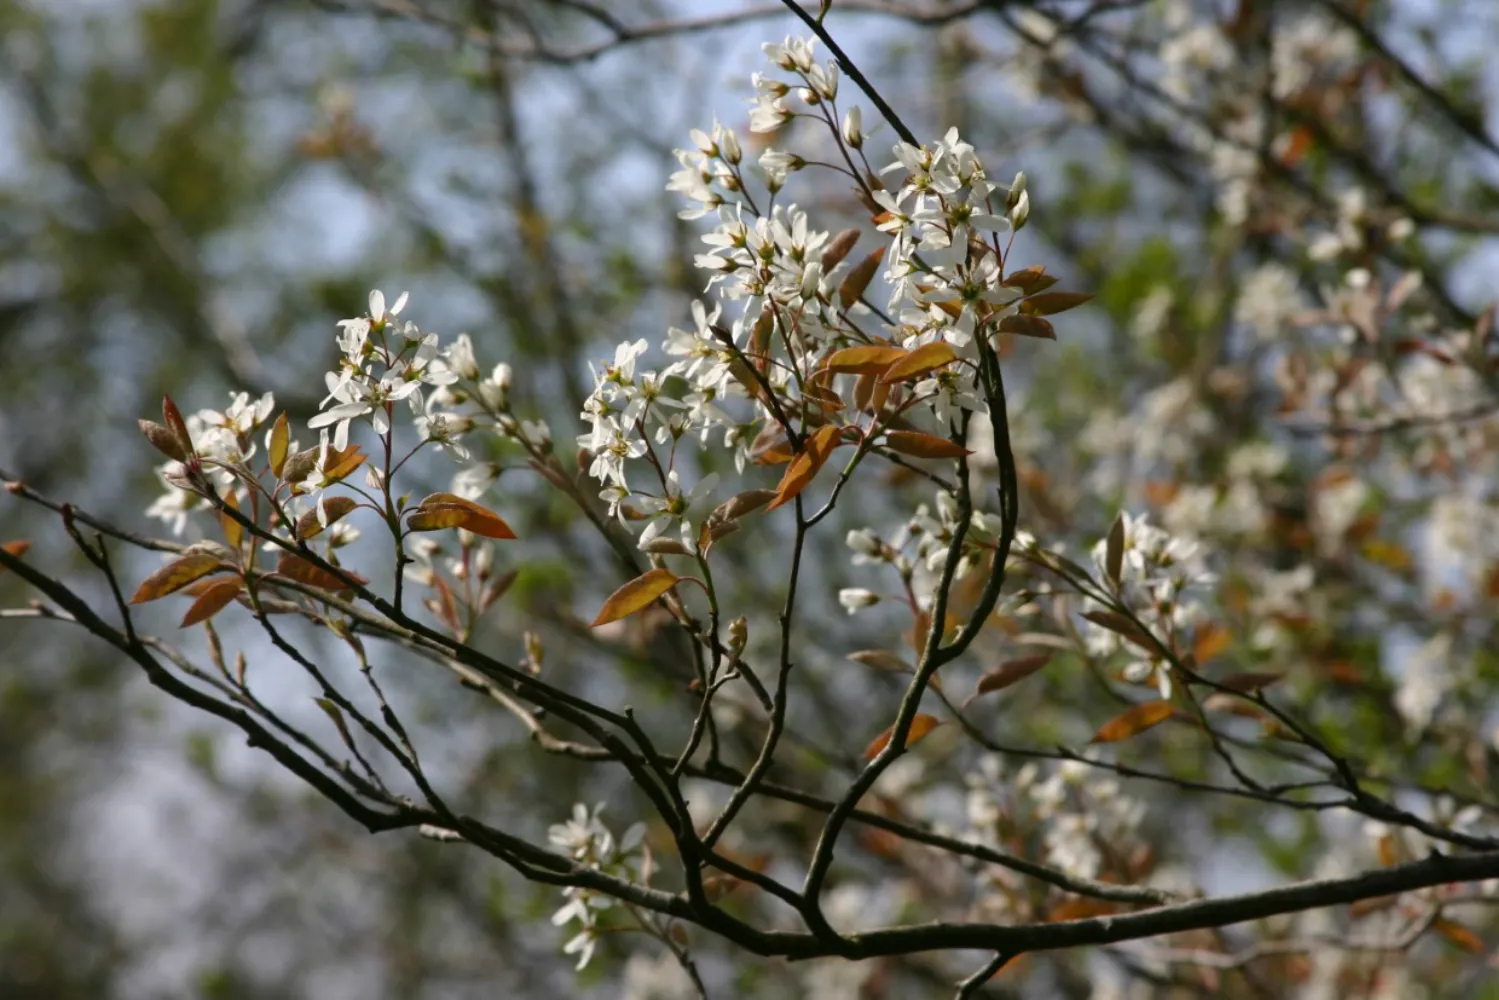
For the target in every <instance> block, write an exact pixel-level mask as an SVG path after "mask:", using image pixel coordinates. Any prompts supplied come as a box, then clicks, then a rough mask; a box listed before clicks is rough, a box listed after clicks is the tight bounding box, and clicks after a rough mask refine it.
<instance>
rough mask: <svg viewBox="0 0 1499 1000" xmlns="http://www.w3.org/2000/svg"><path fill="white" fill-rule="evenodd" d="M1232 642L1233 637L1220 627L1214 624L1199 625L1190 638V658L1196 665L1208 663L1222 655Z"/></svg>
mask: <svg viewBox="0 0 1499 1000" xmlns="http://www.w3.org/2000/svg"><path fill="white" fill-rule="evenodd" d="M1233 641H1234V637H1233V636H1232V635H1230V634H1229V631H1228V629H1226V628H1224V627H1223V626H1222V625H1219V624H1217V623H1215V622H1207V623H1205V624H1202V625H1199V626H1197V632H1196V634H1195V635H1193V637H1192V658H1193V659H1194V660H1196V661H1197V662H1198V663H1209V662H1211V661H1213V660H1215V659H1217V658H1218V657H1219V656H1221V655H1223V653H1224V652H1225V651H1226V650H1227V649H1228V647H1229V646H1230V645H1232V644H1233Z"/></svg>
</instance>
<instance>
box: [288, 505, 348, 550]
mask: <svg viewBox="0 0 1499 1000" xmlns="http://www.w3.org/2000/svg"><path fill="white" fill-rule="evenodd" d="M358 506H359V501H357V500H355V499H354V498H353V497H324V498H323V516H324V517H326V518H327V519H328V525H332V524H334V523H336V522H337V521H339V520H340V519H342V518H343V517H345V516H347V515H348V513H349V512H350V511H351V510H353V509H354V508H355V507H358ZM324 527H325V525H324V524H323V523H322V522H321V521H319V520H318V514H317V508H316V507H313V508H312V509H311V510H309V511H308V512H307V513H305V514H303V515H302V516H301V517H299V518H297V537H298V538H300V539H302V540H303V541H306V540H307V539H309V538H314V537H316V536H317V535H319V534H321V533H322V530H323V528H324Z"/></svg>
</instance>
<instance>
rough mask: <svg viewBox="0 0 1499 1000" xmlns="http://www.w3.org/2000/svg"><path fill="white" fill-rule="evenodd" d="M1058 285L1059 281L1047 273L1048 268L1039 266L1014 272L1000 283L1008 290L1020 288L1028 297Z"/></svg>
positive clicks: (1035, 265)
mask: <svg viewBox="0 0 1499 1000" xmlns="http://www.w3.org/2000/svg"><path fill="white" fill-rule="evenodd" d="M1056 283H1057V279H1056V278H1053V277H1052V276H1051V275H1049V274H1047V273H1046V268H1044V267H1042V266H1041V265H1039V264H1034V265H1032V266H1030V267H1024V268H1021V269H1020V270H1018V271H1012V272H1010V274H1009V275H1008V276H1007V277H1006V278H1005V279H1004V280H1003V281H1001V282H1000V284H1001V285H1004V286H1005V287H1006V288H1018V289H1020V290H1021V291H1022V292H1024V293H1025V294H1027V295H1034V294H1036V293H1037V292H1044V291H1046V290H1047V289H1048V288H1050V287H1051V286H1052V285H1055V284H1056Z"/></svg>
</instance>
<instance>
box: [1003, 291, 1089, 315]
mask: <svg viewBox="0 0 1499 1000" xmlns="http://www.w3.org/2000/svg"><path fill="white" fill-rule="evenodd" d="M1091 298H1093V296H1091V295H1088V294H1086V293H1084V292H1042V293H1041V294H1040V295H1032V296H1031V297H1030V298H1028V299H1026V300H1025V301H1023V302H1022V303H1020V310H1021V312H1025V313H1029V314H1030V315H1032V316H1055V315H1056V314H1057V313H1063V312H1066V311H1067V310H1069V309H1076V308H1077V307H1078V306H1080V305H1082V304H1083V303H1084V302H1087V301H1088V300H1089V299H1091Z"/></svg>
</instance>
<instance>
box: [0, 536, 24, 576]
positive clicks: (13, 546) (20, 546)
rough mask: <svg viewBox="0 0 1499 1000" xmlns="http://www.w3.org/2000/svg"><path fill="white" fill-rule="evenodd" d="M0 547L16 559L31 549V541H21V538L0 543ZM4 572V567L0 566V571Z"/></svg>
mask: <svg viewBox="0 0 1499 1000" xmlns="http://www.w3.org/2000/svg"><path fill="white" fill-rule="evenodd" d="M0 549H4V550H5V551H6V552H8V553H10V554H11V555H13V556H15V557H16V558H17V559H19V558H21V557H22V556H24V555H25V554H26V553H27V552H29V551H31V543H30V542H27V541H22V540H17V541H14V542H6V543H5V544H4V545H0ZM4 572H5V567H4V566H0V573H4Z"/></svg>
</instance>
